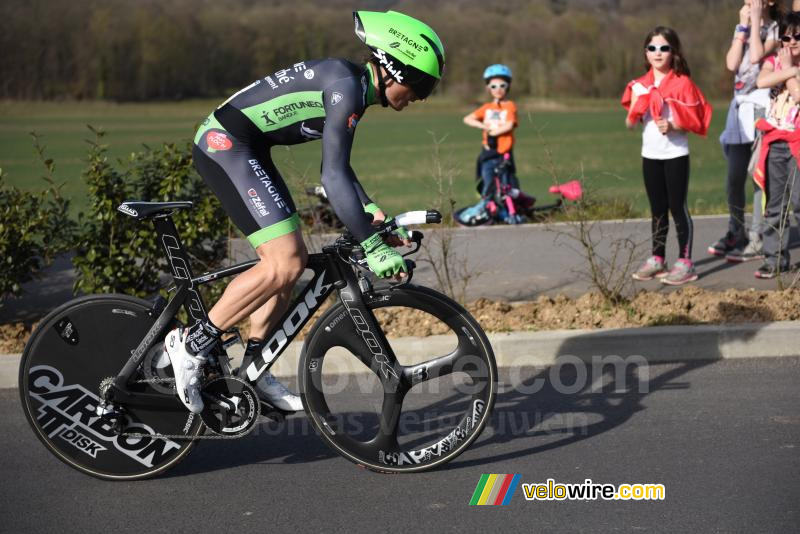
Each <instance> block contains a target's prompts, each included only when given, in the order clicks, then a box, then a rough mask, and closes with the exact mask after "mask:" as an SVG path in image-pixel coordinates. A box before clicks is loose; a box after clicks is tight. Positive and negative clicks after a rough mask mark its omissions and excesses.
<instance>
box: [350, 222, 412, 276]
mask: <svg viewBox="0 0 800 534" xmlns="http://www.w3.org/2000/svg"><path fill="white" fill-rule="evenodd" d="M361 247H362V248H363V249H364V254H365V255H366V258H367V265H368V266H369V268H370V270H371V271H372V272H373V273H375V274H376V275H378V277H379V278H393V279H394V280H396V281H398V282H399V281H400V280H402V279H403V278H405V277H406V276H408V274H407V273H408V266H407V265H406V262H405V260H404V259H403V256H401V255H400V253H399V252H397V251H396V250H395V249H393V248H391V247H390V246H389V245H387V244H386V243H384V242H383V240H382V239H381V236H379V235H378V234H372V235H371V236H370V237H368V238H367V239H365V240H364V241H362V242H361Z"/></svg>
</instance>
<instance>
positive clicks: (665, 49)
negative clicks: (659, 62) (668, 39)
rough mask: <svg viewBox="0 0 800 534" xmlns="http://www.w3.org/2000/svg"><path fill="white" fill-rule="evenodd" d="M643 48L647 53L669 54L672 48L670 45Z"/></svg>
mask: <svg viewBox="0 0 800 534" xmlns="http://www.w3.org/2000/svg"><path fill="white" fill-rule="evenodd" d="M645 48H646V49H647V51H648V52H655V51H656V50H658V51H660V52H669V51H670V50H672V47H671V46H670V45H661V46H656V45H647V46H645Z"/></svg>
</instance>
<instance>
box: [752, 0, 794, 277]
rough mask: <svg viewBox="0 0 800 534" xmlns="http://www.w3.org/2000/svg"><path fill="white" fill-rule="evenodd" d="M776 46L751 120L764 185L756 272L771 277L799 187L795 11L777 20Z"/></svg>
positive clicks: (783, 258)
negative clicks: (764, 99) (763, 104)
mask: <svg viewBox="0 0 800 534" xmlns="http://www.w3.org/2000/svg"><path fill="white" fill-rule="evenodd" d="M779 33H780V40H781V48H780V50H778V53H777V54H776V55H773V56H770V57H768V58H767V59H766V60H765V61H764V65H763V66H762V68H761V72H760V73H759V75H758V80H757V84H758V87H767V88H770V89H771V93H770V95H771V98H770V108H769V111H768V112H767V116H766V118H765V119H760V120H759V121H758V122H757V123H756V128H758V129H759V130H760V131H761V132H762V134H763V137H762V138H761V151H760V153H759V158H758V164H757V166H756V170H755V172H754V173H753V179H754V180H755V181H756V184H757V185H758V186H759V187H760V188H761V189H762V190H763V191H764V193H765V197H766V198H765V200H764V202H763V203H764V233H763V238H762V239H763V250H764V263H763V265H761V267H759V269H758V270H757V271H756V272H755V276H756V278H774V277H775V276H777V275H778V274H780V273H781V272H784V271H786V270H788V269H789V267H790V264H789V259H790V257H789V204H790V202H791V199H792V196H794V195H796V194H797V189H798V187H800V180H798V179H797V175H798V161H800V13H798V12H791V13H789V14H787V15H786V16H784V17H783V18H782V19H781V21H780V24H779Z"/></svg>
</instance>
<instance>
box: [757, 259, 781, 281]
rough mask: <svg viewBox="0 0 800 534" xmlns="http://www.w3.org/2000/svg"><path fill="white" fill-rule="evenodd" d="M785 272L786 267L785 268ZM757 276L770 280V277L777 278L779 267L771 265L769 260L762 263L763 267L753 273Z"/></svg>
mask: <svg viewBox="0 0 800 534" xmlns="http://www.w3.org/2000/svg"><path fill="white" fill-rule="evenodd" d="M784 272H785V269H784ZM753 274H754V275H755V277H756V278H760V279H762V280H769V279H770V278H775V277H776V276H778V268H777V267H776V266H774V265H771V264H769V263H767V262H764V263H762V264H761V267H759V268H758V270H757V271H756V272H755V273H753Z"/></svg>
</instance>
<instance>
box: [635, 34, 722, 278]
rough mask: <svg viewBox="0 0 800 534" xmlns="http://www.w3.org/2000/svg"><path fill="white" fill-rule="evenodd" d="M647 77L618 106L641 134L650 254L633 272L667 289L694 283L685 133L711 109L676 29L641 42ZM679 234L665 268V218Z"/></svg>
mask: <svg viewBox="0 0 800 534" xmlns="http://www.w3.org/2000/svg"><path fill="white" fill-rule="evenodd" d="M644 56H645V68H646V69H648V71H647V74H645V75H644V76H642V77H641V78H638V79H636V80H633V81H631V82H630V83H628V85H627V87H625V93H624V94H623V96H622V105H623V106H624V107H625V109H626V110H628V116H627V117H626V119H625V124H626V125H627V126H628V128H633V127H634V125H635V124H636V123H638V122H642V123H643V124H644V127H643V130H642V172H643V174H644V185H645V190H646V191H647V198H648V200H649V201H650V211H651V214H652V223H651V224H652V234H653V245H652V252H653V255H652V256H651V257H650V258H648V259H647V260H646V261H645V262H644V263H643V264H642V266H641V267H640V268H639V270H637V271H636V272H635V273H634V274H633V278H634V279H636V280H651V279H653V278H660V279H661V281H662V282H663V283H665V284H669V285H681V284H685V283H687V282H692V281H694V280H697V273H696V271H695V268H694V264H693V263H692V259H691V258H692V232H693V227H692V219H691V216H690V215H689V209H688V205H687V195H688V192H689V139H688V134H689V132H693V133H696V134H699V135H705V134H706V132H707V131H708V125H709V123H710V122H711V106H710V105H709V104H708V102H706V99H705V97H704V96H703V93H702V92H701V91H700V89H698V88H697V86H696V85H695V84H694V83H693V82H692V80H691V79H690V77H689V76H690V72H689V65H688V64H687V61H686V57H685V56H684V54H683V50H682V48H681V42H680V39H679V38H678V35H677V33H675V30H672V29H670V28H666V27H663V26H658V27H657V28H655V29H654V30H653V31H651V32H650V33H649V34H647V38H646V39H645V41H644ZM669 213H672V219H673V221H674V222H675V228H676V230H677V233H678V245H679V253H678V259H677V260H676V261H675V263H674V264H673V266H672V269H671V270H670V271H669V272H667V270H666V263H665V257H666V239H667V232H668V231H669V220H668V214H669Z"/></svg>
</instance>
